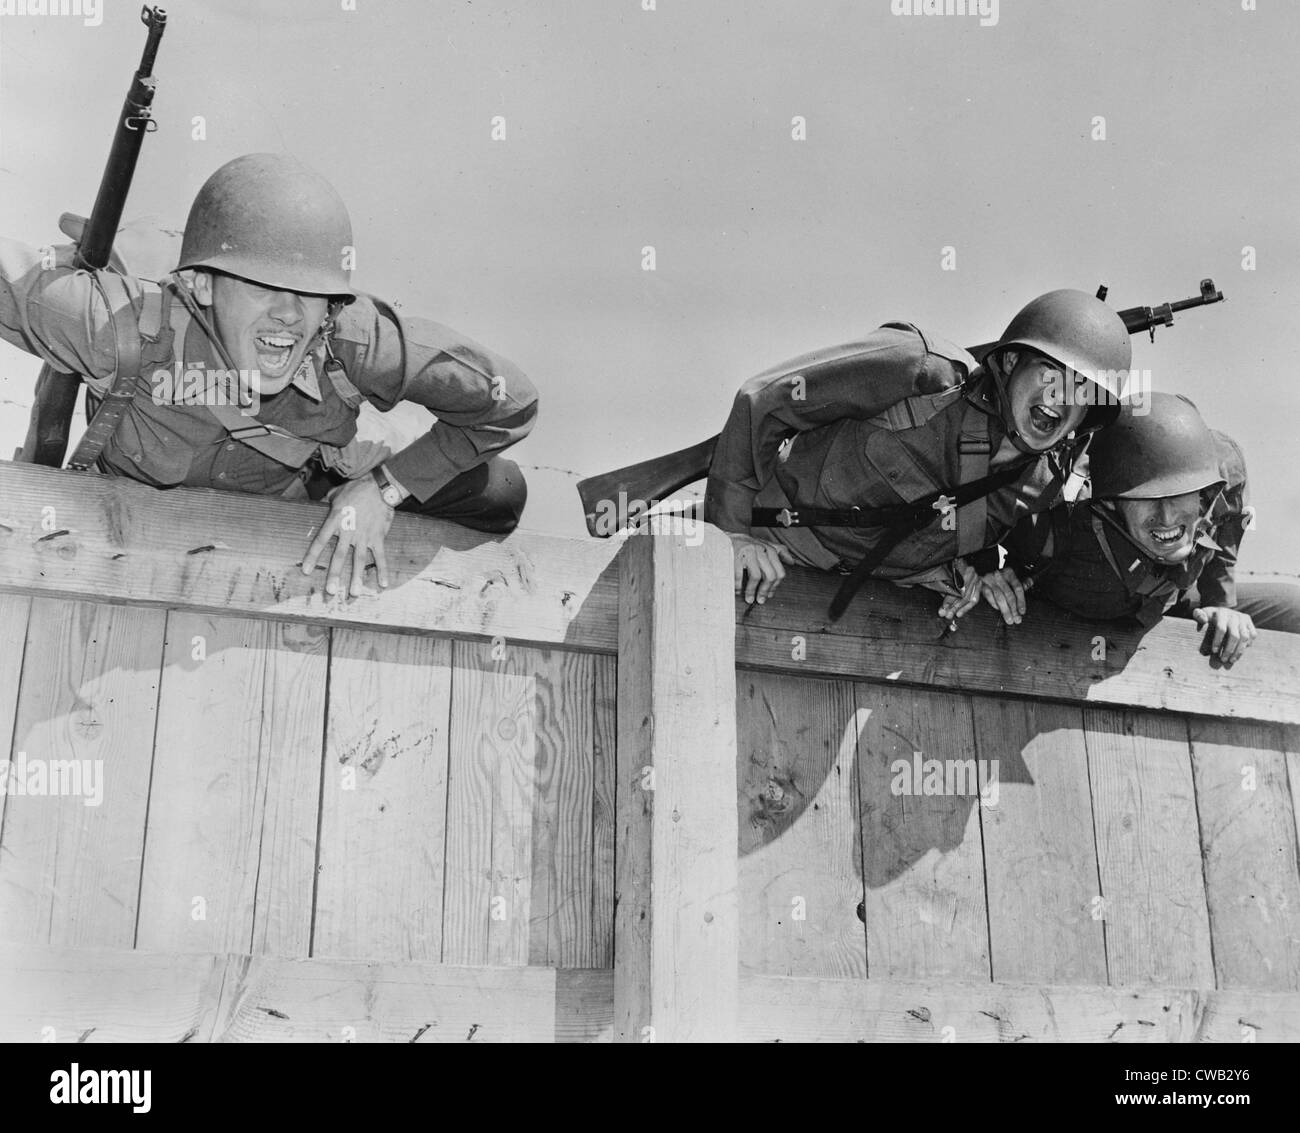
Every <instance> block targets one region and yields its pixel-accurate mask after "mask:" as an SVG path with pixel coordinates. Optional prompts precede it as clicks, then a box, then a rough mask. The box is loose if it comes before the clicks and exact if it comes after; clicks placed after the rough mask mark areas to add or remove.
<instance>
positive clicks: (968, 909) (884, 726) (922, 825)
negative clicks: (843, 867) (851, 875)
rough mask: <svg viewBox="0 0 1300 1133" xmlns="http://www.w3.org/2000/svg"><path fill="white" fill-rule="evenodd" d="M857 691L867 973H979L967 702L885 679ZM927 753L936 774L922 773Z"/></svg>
mask: <svg viewBox="0 0 1300 1133" xmlns="http://www.w3.org/2000/svg"><path fill="white" fill-rule="evenodd" d="M856 695H857V712H858V720H859V724H860V726H861V728H862V733H861V737H860V739H859V742H858V751H859V757H858V792H859V796H860V798H861V801H862V802H861V817H860V822H861V827H862V834H861V839H862V876H863V879H864V881H865V884H866V900H865V912H866V925H867V971H868V974H869V975H870V976H871V977H872V978H873V979H877V978H887V979H899V978H902V979H906V978H921V977H924V978H927V979H939V978H949V979H979V978H981V977H982V978H988V975H989V946H988V939H989V938H988V917H987V913H986V910H985V898H984V876H983V860H982V851H981V843H980V820H979V809H980V800H979V787H978V781H977V778H976V775H975V772H976V770H977V765H976V763H975V741H974V732H973V726H972V722H971V709H970V702H969V700H968V698H966V697H963V696H949V695H944V694H940V693H934V692H926V691H922V690H917V689H906V688H895V687H893V686H889V685H868V684H860V685H858V686H857V690H856ZM918 753H919V756H918ZM927 760H929V761H938V765H939V768H940V778H939V779H937V780H932V781H930V782H927V780H926V778H925V776H924V771H925V761H927ZM918 768H919V771H920V773H919V774H916V775H914V774H913V773H914V771H917V769H918ZM958 772H960V773H961V776H960V777H959V775H958ZM935 787H938V788H939V789H940V790H941V791H943V792H945V793H933V789H934V788H935ZM927 791H929V792H931V793H926V792H927Z"/></svg>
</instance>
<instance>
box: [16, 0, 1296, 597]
mask: <svg viewBox="0 0 1300 1133" xmlns="http://www.w3.org/2000/svg"><path fill="white" fill-rule="evenodd" d="M102 3H103V22H102V24H101V25H100V26H98V27H88V26H85V24H84V23H83V21H82V20H81V19H79V18H77V17H63V16H32V15H28V16H20V15H7V16H0V232H3V233H4V234H5V235H7V236H10V237H12V238H15V239H20V240H24V241H26V242H28V243H31V244H33V245H39V244H44V243H48V242H53V241H56V240H57V239H58V233H57V229H56V227H55V224H56V221H57V219H58V215H59V213H61V212H63V211H65V210H67V211H73V212H81V213H85V212H88V211H89V208H90V205H91V203H92V201H93V198H94V193H95V189H96V187H97V185H98V179H99V175H100V171H101V169H102V166H103V161H104V158H105V157H106V155H107V150H108V144H109V140H110V135H111V130H112V127H113V121H114V116H115V114H116V112H117V108H118V106H119V105H120V103H121V99H122V97H123V95H124V94H125V92H126V88H127V84H128V79H129V76H130V73H131V71H132V70H133V69H134V67H135V64H136V61H137V59H138V57H139V51H140V47H141V45H142V43H143V40H144V29H143V27H142V26H141V25H140V23H139V22H138V17H139V9H140V4H139V3H138V2H128V0H102ZM166 7H167V10H168V12H169V17H170V20H169V27H168V31H167V34H166V36H165V38H164V41H163V45H162V49H161V52H160V55H159V60H158V67H157V74H158V77H159V83H160V87H159V94H158V98H157V101H156V103H155V113H156V117H157V119H158V121H159V123H160V127H161V128H160V129H159V131H158V132H157V133H156V134H154V135H152V136H151V137H150V138H149V139H148V140H147V142H146V144H145V149H144V155H143V158H142V160H141V164H140V167H139V171H138V173H137V178H136V183H135V186H134V189H133V191H132V195H131V198H130V201H129V203H128V205H127V210H126V215H125V218H124V221H125V223H126V225H127V227H128V232H127V233H126V234H125V235H124V236H123V237H122V239H121V240H120V242H119V248H120V249H121V250H123V251H124V252H125V253H126V255H127V257H128V263H129V266H132V267H133V268H134V270H136V271H138V272H140V273H141V274H146V275H148V274H152V273H157V272H161V271H163V270H166V269H167V268H169V267H171V266H173V263H172V261H171V257H174V255H175V251H176V248H177V246H178V245H177V243H176V242H174V241H172V242H169V240H168V238H167V236H166V235H165V233H166V231H167V230H172V231H174V232H179V230H180V229H181V227H182V226H183V224H184V219H185V216H186V213H187V211H188V208H189V204H190V201H191V200H192V198H193V196H194V193H195V192H196V191H197V189H198V187H199V185H200V184H201V183H202V182H203V180H204V179H205V178H206V177H207V175H208V174H209V173H211V172H212V171H213V170H214V169H215V168H216V167H217V166H219V165H220V164H222V163H223V162H225V161H227V160H229V159H230V158H232V157H235V156H237V155H239V154H241V153H246V152H253V151H259V150H288V151H290V152H292V153H294V154H295V155H296V156H298V157H299V158H301V159H302V160H304V161H306V162H307V163H309V164H311V165H314V166H315V167H317V168H318V169H320V170H321V171H322V172H323V173H325V174H326V176H328V177H329V178H330V179H331V180H332V181H333V182H334V183H335V185H336V186H337V187H338V189H339V191H340V192H341V193H342V194H343V196H344V198H345V199H346V200H347V201H348V203H349V205H350V207H351V210H352V216H353V222H354V227H355V242H356V246H357V249H358V253H357V254H358V263H357V272H356V274H355V277H354V281H355V282H356V284H357V285H358V286H359V287H361V288H362V289H365V290H368V291H372V292H375V293H378V294H381V295H383V296H385V297H387V298H390V299H397V300H400V301H401V303H402V306H403V309H404V310H405V311H406V312H407V313H410V314H425V315H428V316H429V317H431V318H434V319H437V320H438V321H440V322H444V323H448V324H450V325H451V326H453V327H456V328H457V329H459V330H461V331H463V332H465V333H466V334H469V335H470V336H472V337H475V338H478V339H479V340H481V341H482V342H484V343H486V344H488V345H490V346H492V347H493V348H495V349H497V350H499V351H501V352H503V353H505V354H506V355H508V356H509V357H511V358H513V359H514V360H515V361H517V362H518V363H519V364H520V365H521V366H522V367H523V368H524V370H525V371H526V372H528V373H529V374H530V375H531V376H532V377H533V378H534V380H535V381H536V383H537V385H538V386H539V387H540V389H541V391H542V413H541V418H540V420H539V423H538V425H537V428H536V430H535V431H534V434H533V436H532V437H530V438H529V439H528V440H527V441H526V442H524V444H523V445H520V446H519V447H518V448H516V449H515V450H513V455H517V456H518V459H519V460H520V461H521V463H524V464H525V465H535V466H538V471H536V472H534V473H531V474H530V480H531V482H532V486H533V487H532V495H531V499H530V504H529V511H528V514H527V515H526V516H525V525H526V526H529V527H533V528H537V529H543V530H549V531H555V532H559V533H564V534H573V535H578V534H581V533H582V531H583V527H582V517H581V508H580V506H579V503H578V498H577V494H576V493H575V492H574V490H573V487H572V484H573V482H574V479H575V477H574V476H572V475H568V474H566V473H567V472H570V471H571V472H574V473H577V474H581V475H589V474H592V473H595V472H599V471H604V470H606V469H608V468H612V467H615V466H617V465H619V464H624V463H628V462H631V461H634V460H640V459H643V458H645V457H648V456H652V455H655V454H657V453H659V452H661V451H667V450H669V449H672V448H678V447H682V446H683V445H686V444H690V443H693V442H695V441H697V440H700V439H702V438H703V437H705V436H708V435H709V434H711V433H713V432H716V431H717V429H718V428H719V427H720V426H721V424H722V422H723V420H724V419H725V416H726V413H727V410H728V408H729V406H730V402H731V398H732V395H733V394H734V392H735V389H736V387H737V386H738V385H739V384H740V382H741V381H743V380H744V379H745V378H746V377H748V376H749V375H751V374H752V373H755V372H757V371H759V370H761V369H764V368H766V367H767V366H768V365H770V364H772V363H774V362H777V361H780V360H781V359H783V358H786V357H789V356H791V355H793V354H797V353H800V352H802V351H804V350H808V349H812V348H815V347H818V346H823V345H829V344H832V343H836V342H841V341H847V340H849V339H851V338H853V337H855V336H858V335H861V334H862V333H863V332H865V331H867V330H869V329H871V328H872V327H874V326H877V325H879V324H880V323H882V322H885V321H888V320H891V319H900V318H901V319H906V320H909V321H913V322H917V323H920V324H921V325H923V326H928V327H930V328H932V329H933V330H934V331H936V332H937V333H939V334H941V335H943V336H945V337H949V338H953V339H956V340H957V341H959V342H962V343H966V344H971V343H975V342H979V341H985V340H987V339H990V338H992V337H994V336H996V335H997V334H998V333H999V332H1000V330H1001V328H1002V326H1003V325H1004V324H1005V322H1006V321H1007V319H1008V318H1009V317H1010V315H1011V314H1012V313H1014V311H1015V310H1016V309H1017V308H1018V307H1019V306H1020V305H1021V304H1023V303H1024V302H1025V301H1027V300H1028V299H1030V298H1031V297H1033V296H1034V295H1036V294H1038V293H1039V292H1042V291H1046V290H1050V289H1052V288H1056V287H1079V288H1082V289H1085V290H1089V291H1091V290H1092V289H1094V288H1095V287H1096V286H1097V284H1098V283H1100V282H1102V281H1105V282H1106V283H1108V284H1109V285H1110V288H1111V293H1110V301H1111V302H1113V303H1114V304H1115V306H1117V307H1127V306H1132V305H1135V304H1138V303H1145V304H1152V303H1156V302H1161V301H1164V300H1166V299H1175V298H1182V297H1184V296H1186V295H1190V294H1193V293H1195V291H1196V289H1197V284H1198V281H1199V280H1200V279H1201V277H1202V276H1206V275H1210V276H1213V277H1214V279H1215V281H1216V283H1218V285H1219V286H1220V287H1221V288H1222V289H1223V291H1224V292H1225V294H1226V295H1227V302H1226V303H1224V304H1222V305H1219V306H1216V307H1212V308H1208V309H1206V310H1205V311H1204V312H1192V313H1190V314H1187V315H1184V316H1180V317H1179V318H1178V320H1177V324H1176V325H1175V326H1174V327H1172V328H1169V329H1167V330H1164V331H1161V332H1159V333H1158V334H1157V338H1156V343H1155V345H1154V346H1153V345H1150V344H1149V343H1147V342H1146V341H1145V339H1143V340H1142V341H1139V342H1136V343H1135V351H1134V365H1135V366H1138V367H1144V368H1150V369H1151V371H1152V374H1153V382H1154V385H1155V388H1157V389H1164V390H1173V391H1178V392H1185V393H1188V394H1189V395H1190V396H1191V397H1192V398H1193V399H1194V400H1195V401H1196V402H1197V403H1198V404H1199V406H1200V407H1201V409H1202V412H1203V413H1204V414H1205V416H1206V417H1207V419H1208V420H1209V421H1210V423H1211V424H1212V425H1213V426H1215V427H1217V428H1221V429H1223V430H1225V431H1226V432H1229V433H1231V434H1232V435H1233V436H1234V437H1236V438H1237V439H1238V440H1239V441H1240V442H1241V444H1242V446H1243V447H1244V449H1245V452H1246V456H1247V460H1248V463H1249V468H1250V473H1251V486H1252V490H1253V493H1254V498H1255V503H1256V504H1257V505H1258V506H1259V508H1260V519H1259V527H1258V530H1257V531H1255V532H1254V533H1253V534H1252V535H1250V536H1249V537H1248V538H1247V540H1246V544H1245V548H1244V552H1243V556H1242V561H1243V566H1244V567H1246V568H1247V569H1252V570H1258V571H1283V572H1288V573H1295V572H1300V528H1298V527H1297V524H1296V520H1297V518H1300V460H1298V458H1297V450H1298V449H1300V444H1298V442H1297V437H1296V435H1295V430H1296V426H1297V423H1298V422H1300V383H1297V380H1296V378H1295V376H1294V373H1293V371H1294V369H1295V366H1294V362H1293V343H1294V340H1295V326H1296V322H1297V318H1296V303H1297V299H1300V254H1298V252H1300V249H1298V248H1297V242H1298V240H1297V216H1298V215H1300V184H1298V181H1300V177H1298V171H1300V157H1298V151H1297V142H1296V128H1297V111H1298V108H1300V71H1298V69H1297V66H1296V60H1297V59H1298V58H1300V5H1298V4H1296V3H1294V2H1291V0H1259V9H1260V10H1258V11H1243V9H1242V4H1241V0H1140V2H1136V0H1002V2H1001V4H1000V5H999V13H998V14H999V19H998V23H997V24H996V26H993V27H980V26H979V21H978V19H977V18H973V17H970V16H967V17H957V16H952V17H925V16H911V17H899V16H894V15H892V14H891V11H890V3H889V0H743V2H742V0H658V3H657V9H656V10H655V11H652V12H647V11H643V10H642V7H641V0H531V2H529V3H504V2H499V0H474V2H469V0H436V2H423V3H419V2H416V0H382V2H381V0H356V9H357V10H356V11H348V10H345V9H344V8H343V6H342V2H341V0H283V2H280V3H253V2H251V0H229V2H221V3H218V2H216V0H204V2H199V0H171V2H170V3H168V4H166ZM196 115H202V116H203V117H204V118H205V119H206V127H207V138H206V140H203V141H196V140H194V139H193V138H192V137H191V132H192V127H191V122H192V119H193V118H194V116H196ZM494 115H504V116H505V118H506V128H507V139H506V140H505V141H496V142H494V141H492V140H491V138H490V131H491V119H492V117H493V116H494ZM795 115H802V116H804V117H805V118H806V120H807V131H808V138H807V140H806V141H803V142H796V141H793V140H792V139H791V119H792V117H794V116H795ZM1096 115H1103V116H1104V117H1105V119H1106V133H1107V139H1106V140H1105V141H1094V140H1092V132H1093V118H1094V116H1096ZM644 245H653V246H654V247H655V249H656V252H657V270H656V271H655V272H653V273H649V272H644V271H642V270H641V248H642V247H643V246H644ZM946 245H951V246H952V247H954V248H955V249H956V262H957V270H956V271H947V272H946V271H942V270H940V258H941V250H942V249H943V247H944V246H946ZM1246 245H1251V246H1253V247H1254V248H1255V249H1256V254H1257V258H1258V259H1257V263H1258V266H1257V270H1255V271H1244V270H1242V249H1243V247H1244V246H1246ZM38 368H39V367H38V365H37V364H36V363H35V362H34V361H33V360H32V359H30V358H29V357H27V356H26V355H23V354H21V353H19V352H18V351H15V350H12V349H10V348H8V347H5V346H3V345H0V453H2V454H3V455H5V456H8V455H10V454H11V453H12V451H13V449H14V448H15V447H16V446H17V445H18V444H19V443H20V442H21V440H22V436H23V433H24V431H25V426H26V418H27V407H28V406H29V405H30V399H31V386H32V382H33V380H34V378H35V376H36V373H37V370H38ZM557 469H558V470H565V471H555V470H557Z"/></svg>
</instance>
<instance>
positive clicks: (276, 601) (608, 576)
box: [0, 462, 618, 653]
mask: <svg viewBox="0 0 1300 1133" xmlns="http://www.w3.org/2000/svg"><path fill="white" fill-rule="evenodd" d="M0 499H5V500H6V501H9V505H8V506H9V507H10V508H11V512H10V514H11V515H13V516H19V517H21V516H26V515H30V516H32V517H33V518H32V520H31V521H30V522H24V521H22V520H21V519H15V520H13V523H12V525H11V526H9V527H7V528H6V529H0V587H3V588H4V589H6V590H10V591H16V592H19V593H28V594H39V595H47V596H55V595H57V596H61V597H68V598H82V597H90V596H98V597H100V598H103V599H106V600H111V601H118V602H129V603H131V604H133V605H145V606H166V607H172V608H176V609H186V610H195V611H206V612H215V613H223V614H231V615H245V616H257V617H266V618H275V619H278V620H281V621H306V622H309V623H311V624H314V625H318V626H321V625H330V626H353V627H358V628H370V629H388V630H396V631H401V632H423V631H428V630H436V631H438V632H440V633H447V634H484V635H487V636H493V635H495V634H504V635H506V636H507V637H509V638H511V639H512V640H516V641H533V642H539V643H542V644H551V643H561V642H563V643H567V644H568V645H570V646H574V647H581V648H592V649H601V650H604V651H606V652H611V653H612V652H613V651H614V646H615V641H616V638H617V613H616V611H617V606H618V596H617V590H616V585H617V584H616V580H615V571H614V570H613V569H612V567H611V564H612V561H613V558H614V556H615V554H616V553H617V551H618V540H596V539H589V540H577V539H561V538H556V537H554V536H550V535H542V534H538V533H536V532H520V533H517V534H515V535H513V536H511V537H509V538H505V539H503V538H501V537H499V536H488V535H484V534H481V533H479V532H474V531H470V530H469V529H468V528H464V527H460V526H457V525H456V524H453V523H445V522H441V521H439V520H434V519H428V518H425V517H422V516H411V515H405V514H399V515H398V516H397V517H396V518H395V519H394V521H393V526H392V529H391V530H390V532H389V534H388V538H387V541H386V544H385V548H386V554H387V557H388V566H389V573H390V576H391V584H390V586H389V587H388V588H387V589H386V590H384V591H378V590H376V591H375V592H373V593H370V594H368V595H365V596H363V597H360V598H355V599H349V598H346V597H343V596H337V597H330V596H328V595H326V594H325V593H324V581H325V569H324V566H321V567H320V568H319V569H318V570H317V572H316V573H315V574H314V575H312V576H311V577H307V576H305V575H304V574H303V573H302V571H301V570H300V569H299V564H300V563H301V562H302V557H303V554H304V552H305V551H306V549H307V547H308V545H309V544H310V542H311V538H312V535H313V533H314V531H315V529H316V528H317V527H318V525H319V524H320V523H321V521H322V519H323V518H324V516H325V515H326V512H327V507H326V505H324V504H310V503H289V502H286V501H283V500H275V499H268V498H265V497H262V496H254V495H243V494H239V493H235V492H217V491H209V490H206V489H197V488H176V489H174V490H171V491H167V492H159V491H157V490H156V489H154V488H150V487H148V486H147V485H144V484H136V483H132V482H131V481H128V480H123V479H120V478H113V477H108V476H97V475H93V474H74V473H70V472H63V471H59V470H57V469H52V468H42V467H38V466H36V465H31V464H11V463H8V462H0ZM47 504H53V505H57V507H58V516H59V524H60V530H61V531H64V532H66V534H63V535H60V536H59V537H58V538H47V536H48V535H49V534H52V533H50V532H46V531H45V530H43V529H42V528H41V527H40V526H39V522H38V518H39V516H40V514H41V507H43V506H45V505H47ZM574 506H575V507H576V506H577V501H576V500H575V501H574ZM370 577H371V579H372V581H373V576H370Z"/></svg>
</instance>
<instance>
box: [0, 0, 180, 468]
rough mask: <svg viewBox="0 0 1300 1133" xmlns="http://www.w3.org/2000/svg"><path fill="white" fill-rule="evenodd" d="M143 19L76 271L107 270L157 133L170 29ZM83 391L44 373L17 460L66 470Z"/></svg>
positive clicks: (148, 12) (159, 18) (76, 381)
mask: <svg viewBox="0 0 1300 1133" xmlns="http://www.w3.org/2000/svg"><path fill="white" fill-rule="evenodd" d="M140 19H141V21H142V22H143V23H144V25H145V27H147V28H148V29H149V34H148V36H147V38H146V39H145V45H144V51H143V52H142V53H141V55H140V66H139V67H138V68H136V72H135V74H134V75H133V76H132V77H131V87H130V89H129V90H128V91H127V94H126V99H125V101H124V102H123V103H122V111H121V113H120V114H119V115H118V118H117V129H116V130H115V131H114V133H113V145H112V148H111V149H110V150H109V154H108V161H107V162H106V163H105V165H104V174H103V176H102V177H101V178H100V182H99V192H98V193H97V194H96V196H95V206H94V208H93V209H92V210H91V213H90V219H89V220H88V221H87V222H86V225H85V228H84V230H83V231H82V234H81V238H80V239H79V240H78V241H77V256H76V261H75V262H76V266H77V267H78V268H82V269H85V270H87V271H98V270H100V269H101V268H104V267H107V266H108V265H109V263H110V260H111V259H112V256H113V241H114V239H116V237H117V229H118V225H120V224H121V222H122V209H123V208H124V207H125V205H126V195H127V193H128V192H129V191H130V188H131V180H132V178H133V177H134V176H135V167H136V163H137V162H138V161H139V159H140V147H141V145H142V144H143V143H144V136H145V134H147V133H149V132H150V131H151V130H154V129H157V124H156V123H155V122H154V120H153V117H152V113H151V111H150V107H151V105H152V104H153V96H154V90H155V87H156V84H157V80H156V79H155V78H154V77H153V64H154V57H155V56H156V55H157V54H158V44H159V42H160V41H161V40H162V35H163V31H164V30H165V29H166V26H167V13H166V12H165V11H164V10H163V9H162V8H149V7H146V8H145V9H144V10H143V11H142V12H141V13H140ZM80 386H81V377H80V375H78V374H65V373H63V372H62V371H60V370H56V369H55V368H54V367H53V366H51V365H49V364H48V363H47V364H46V365H44V366H42V367H41V372H40V375H39V376H38V377H37V379H36V388H35V393H34V397H33V400H32V414H31V419H30V421H29V422H28V425H27V437H26V439H25V440H24V441H23V447H22V448H21V449H19V450H18V452H17V453H15V454H14V459H15V460H23V461H27V462H28V463H30V464H44V465H48V466H49V467H51V468H58V467H60V466H61V465H62V464H63V457H64V455H65V454H66V453H67V451H68V433H69V431H70V430H71V428H72V414H73V410H74V409H75V408H76V404H77V390H78V389H79V388H80Z"/></svg>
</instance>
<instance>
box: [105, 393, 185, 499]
mask: <svg viewBox="0 0 1300 1133" xmlns="http://www.w3.org/2000/svg"><path fill="white" fill-rule="evenodd" d="M104 457H105V463H106V464H108V465H109V466H110V467H112V468H113V469H115V470H116V471H118V472H120V473H122V474H124V475H127V476H130V477H132V478H133V479H136V480H143V481H144V482H145V483H148V484H154V485H157V486H159V487H174V486H175V485H177V484H183V483H184V482H185V479H186V477H188V476H189V473H190V464H191V462H192V461H193V459H194V445H193V442H192V441H190V440H189V439H188V438H186V437H185V436H183V435H181V434H180V433H177V432H176V431H175V430H174V429H171V428H169V427H168V426H167V424H166V423H165V421H163V420H154V419H151V418H148V417H146V416H144V415H143V414H142V413H140V412H139V411H138V409H137V408H136V406H135V405H132V406H131V408H130V409H128V411H127V414H126V416H125V417H124V418H123V420H122V423H121V424H120V425H119V426H118V429H117V431H116V432H115V433H114V435H113V437H112V439H111V440H110V441H109V443H108V445H107V446H106V448H105V453H104Z"/></svg>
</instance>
